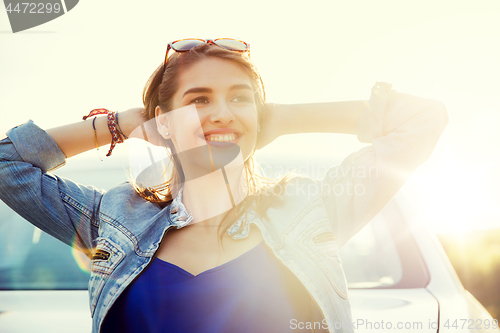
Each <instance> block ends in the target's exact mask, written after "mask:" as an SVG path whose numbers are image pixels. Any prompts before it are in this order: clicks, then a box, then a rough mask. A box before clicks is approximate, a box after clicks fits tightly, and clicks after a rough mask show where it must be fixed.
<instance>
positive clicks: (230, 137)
mask: <svg viewBox="0 0 500 333" xmlns="http://www.w3.org/2000/svg"><path fill="white" fill-rule="evenodd" d="M238 138H239V136H238V135H236V133H228V134H209V135H207V136H205V140H206V141H207V142H232V143H235V140H237V139H238Z"/></svg>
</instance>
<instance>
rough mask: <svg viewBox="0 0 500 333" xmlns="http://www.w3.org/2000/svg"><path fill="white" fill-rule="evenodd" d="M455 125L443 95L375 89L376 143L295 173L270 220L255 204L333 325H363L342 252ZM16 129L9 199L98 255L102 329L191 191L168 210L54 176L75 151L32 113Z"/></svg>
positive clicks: (93, 303) (3, 159)
mask: <svg viewBox="0 0 500 333" xmlns="http://www.w3.org/2000/svg"><path fill="white" fill-rule="evenodd" d="M447 123H448V115H447V112H446V109H445V107H444V105H443V104H442V103H441V102H439V101H436V100H430V99H423V98H418V97H415V96H411V95H406V94H402V93H398V92H396V91H394V90H392V89H390V87H388V86H384V85H382V86H381V87H378V88H377V86H375V87H374V88H373V89H372V94H371V97H370V99H369V101H368V103H367V107H366V109H365V110H364V111H363V113H362V115H361V118H360V119H359V122H358V125H357V129H356V135H357V138H358V140H359V141H361V142H364V143H368V144H369V145H367V146H366V147H364V148H362V149H360V150H358V151H357V152H354V153H352V154H350V155H349V156H347V157H346V158H345V159H344V160H343V162H342V163H341V164H340V165H337V166H334V167H332V168H330V169H329V170H328V172H327V174H326V175H325V177H324V178H323V179H321V180H313V179H311V178H308V177H295V178H293V179H292V180H290V181H289V182H288V183H287V186H286V188H285V190H286V194H285V196H284V203H283V205H282V206H280V207H275V208H270V209H269V210H268V211H267V218H266V219H261V218H260V217H259V215H258V214H257V213H256V212H255V211H254V210H253V209H252V208H250V209H249V211H248V214H247V217H248V221H249V222H250V223H254V224H255V225H256V226H258V227H259V229H260V230H261V232H262V236H263V238H264V241H265V243H266V245H267V246H268V248H270V249H271V250H272V252H273V253H274V254H275V255H276V257H277V258H278V259H280V260H281V261H282V262H283V264H284V265H285V266H287V267H288V268H289V269H290V271H291V272H292V273H294V274H295V275H296V276H297V278H298V279H299V280H300V281H301V282H302V283H303V284H304V286H305V288H306V289H307V290H308V291H309V293H310V295H311V296H312V298H313V299H314V300H315V301H316V303H317V305H318V306H319V308H320V309H321V311H322V313H323V316H324V318H325V319H324V321H323V322H324V323H326V325H327V326H328V330H329V332H354V330H353V327H352V325H351V321H352V319H351V309H350V304H349V294H348V290H347V284H346V279H345V276H344V272H343V269H342V263H341V260H340V257H339V249H340V248H342V246H344V244H345V243H346V242H347V241H348V240H349V239H350V238H351V237H352V236H354V235H355V234H356V233H357V232H358V231H359V230H360V229H362V228H363V227H364V226H365V225H366V224H367V223H368V222H369V221H370V220H372V219H373V218H374V217H375V216H376V215H377V214H378V213H379V212H380V211H381V210H382V208H384V206H385V205H386V204H387V203H388V202H389V201H390V200H391V199H392V198H393V197H394V195H395V194H396V192H397V191H398V190H399V189H400V188H401V186H402V185H403V184H404V182H405V181H406V180H407V178H408V177H409V176H410V175H411V174H412V172H413V171H414V170H415V168H417V167H418V166H419V165H420V164H422V163H423V162H424V161H425V160H427V159H428V157H429V156H430V154H431V153H432V151H433V149H434V147H435V145H436V143H437V141H438V139H439V137H440V135H441V134H442V132H443V131H444V129H445V127H446V125H447ZM7 136H8V137H7V138H5V139H3V140H2V141H0V198H1V199H2V200H3V201H4V202H5V203H6V204H7V205H8V206H10V207H11V208H12V209H13V210H15V211H16V212H17V213H18V214H20V215H21V216H22V217H23V218H25V219H26V220H28V221H30V222H31V223H33V224H34V225H35V226H37V227H38V228H40V229H41V230H43V231H45V232H47V233H48V234H50V235H52V236H53V237H56V238H57V239H59V240H61V241H62V242H64V243H66V244H68V245H72V246H76V247H77V248H80V249H84V250H87V251H89V252H90V253H91V255H90V256H91V257H92V258H93V259H92V272H91V276H90V281H89V296H90V299H89V300H90V309H91V314H92V319H93V324H92V332H99V331H100V328H101V324H102V322H103V319H104V318H105V316H106V314H107V312H108V310H109V309H110V307H111V305H112V304H113V302H114V301H115V300H116V299H117V298H118V296H119V295H120V294H121V293H122V292H123V290H124V289H125V288H126V287H127V286H128V285H129V284H130V283H131V282H132V281H133V280H134V279H135V278H136V277H137V276H138V275H139V274H140V273H141V272H142V271H143V270H144V269H145V268H146V267H147V266H148V264H149V263H150V262H151V260H152V259H153V257H154V255H155V252H156V251H157V250H158V247H159V245H160V241H161V240H162V237H163V235H164V233H165V232H166V230H167V229H168V228H170V227H177V228H180V227H182V226H184V225H186V224H187V222H188V221H189V219H190V214H189V212H187V211H186V209H185V207H184V205H183V204H182V198H181V196H177V197H176V199H175V200H174V201H173V202H172V203H171V204H170V205H169V206H167V207H165V208H163V209H161V208H159V206H157V205H156V204H154V203H151V202H148V201H146V200H144V199H143V198H141V197H140V196H139V195H138V194H137V193H136V192H135V190H134V189H133V187H132V185H131V184H130V183H129V182H124V183H121V184H119V185H117V186H116V187H113V188H112V189H111V190H109V191H102V190H98V189H96V188H94V187H93V186H84V185H81V184H77V183H75V182H72V181H71V180H69V179H65V178H62V177H58V176H55V175H53V174H51V173H50V171H51V170H54V169H56V168H58V167H61V166H62V165H64V164H65V156H64V154H63V153H62V151H61V150H60V149H59V147H58V146H57V145H56V143H55V142H54V141H53V140H52V138H51V137H50V136H49V135H48V134H47V133H46V132H45V131H44V130H42V129H40V128H39V127H38V126H36V125H35V124H34V123H33V122H32V121H31V120H30V121H28V122H27V123H24V124H22V125H19V126H17V127H14V128H12V129H11V130H9V131H8V132H7ZM324 327H325V326H324Z"/></svg>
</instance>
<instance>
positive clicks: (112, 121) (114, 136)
mask: <svg viewBox="0 0 500 333" xmlns="http://www.w3.org/2000/svg"><path fill="white" fill-rule="evenodd" d="M99 114H107V115H108V129H109V132H110V133H111V146H110V147H109V151H108V153H107V154H106V156H107V157H109V156H111V152H112V151H113V149H114V148H115V146H116V144H117V143H122V142H123V138H122V137H121V136H120V133H119V132H118V130H117V121H116V112H113V111H109V110H108V109H102V108H101V109H94V110H92V111H90V112H89V114H88V115H86V116H83V120H86V119H87V118H89V117H93V116H97V115H99Z"/></svg>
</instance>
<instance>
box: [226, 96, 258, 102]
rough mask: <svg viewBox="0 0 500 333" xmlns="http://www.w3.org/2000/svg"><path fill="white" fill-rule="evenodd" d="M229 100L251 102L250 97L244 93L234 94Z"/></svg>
mask: <svg viewBox="0 0 500 333" xmlns="http://www.w3.org/2000/svg"><path fill="white" fill-rule="evenodd" d="M231 101H232V102H236V103H251V102H253V101H252V99H251V98H250V97H248V96H245V95H238V96H235V97H234V98H233V99H232V100H231Z"/></svg>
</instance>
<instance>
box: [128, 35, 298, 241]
mask: <svg viewBox="0 0 500 333" xmlns="http://www.w3.org/2000/svg"><path fill="white" fill-rule="evenodd" d="M207 58H217V59H223V60H227V61H231V62H233V63H235V64H237V65H238V66H240V68H242V69H243V71H244V72H245V73H247V74H248V76H249V77H250V79H251V82H252V85H253V87H252V88H253V90H254V100H255V102H256V107H257V115H258V122H259V124H262V123H263V122H264V121H265V100H266V96H265V91H264V84H263V82H262V79H261V76H260V74H259V72H258V71H257V68H256V67H255V65H254V64H253V62H252V61H251V60H250V57H249V56H248V54H247V53H239V52H234V51H229V50H226V49H223V48H221V47H218V46H215V45H211V44H208V43H205V44H202V45H199V46H197V47H195V48H193V49H191V50H190V51H189V52H183V53H177V52H175V53H173V54H172V55H171V56H170V57H169V59H168V62H167V65H166V66H165V65H164V64H161V65H160V66H158V68H156V70H155V71H154V72H153V74H152V75H151V76H150V77H149V79H148V81H147V83H146V86H145V87H144V91H143V98H142V100H143V104H144V115H145V116H146V118H147V119H149V120H151V119H154V117H155V108H156V106H159V107H160V109H161V111H162V112H169V111H172V99H173V96H174V94H175V93H176V92H177V89H178V87H179V76H180V74H181V73H182V72H183V71H186V70H187V69H188V68H189V67H190V66H192V65H193V64H195V63H197V62H199V61H201V60H203V59H207ZM163 140H164V142H163V144H164V146H165V147H167V149H168V150H170V152H169V156H170V164H169V165H170V169H171V172H170V176H168V175H167V172H166V171H165V169H164V171H163V174H162V177H163V179H164V180H165V181H164V183H163V184H161V185H159V186H154V187H145V186H143V185H141V184H140V183H138V182H134V184H133V185H134V188H135V190H136V191H137V193H138V194H139V195H140V196H141V197H143V198H144V199H146V200H148V201H151V202H155V203H157V204H158V205H159V206H160V207H161V208H163V207H165V206H167V205H168V204H169V203H170V202H171V201H172V199H173V193H172V188H171V186H169V185H171V184H181V182H182V179H183V173H182V168H181V165H180V162H179V160H178V158H176V154H175V153H176V152H175V148H174V146H173V144H172V142H171V140H166V139H163ZM254 153H255V150H254V151H253V152H252V154H251V155H250V157H249V158H248V159H247V160H246V161H245V162H244V167H245V175H246V180H247V183H248V196H247V198H246V199H245V200H243V201H242V202H241V203H240V204H239V205H237V206H236V207H234V208H233V209H232V210H230V211H229V212H228V214H227V215H226V218H225V219H224V221H222V222H221V223H220V225H219V229H218V231H219V235H220V240H222V237H223V235H224V232H220V230H221V229H222V230H225V229H227V227H229V225H230V224H231V223H233V222H235V220H236V219H237V218H239V217H240V216H241V215H242V214H244V213H246V211H247V209H248V208H249V207H250V206H254V208H255V209H256V211H257V213H259V215H261V216H262V217H265V212H266V211H267V209H268V208H269V207H271V206H273V205H275V204H277V203H279V202H280V201H281V200H280V198H279V197H280V195H281V194H282V193H283V192H284V191H283V189H284V184H285V183H286V181H287V179H288V177H283V178H282V179H281V180H279V181H275V180H272V179H268V178H265V177H262V176H259V175H257V173H256V172H255V168H256V165H255V160H254ZM242 227H243V225H242Z"/></svg>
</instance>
